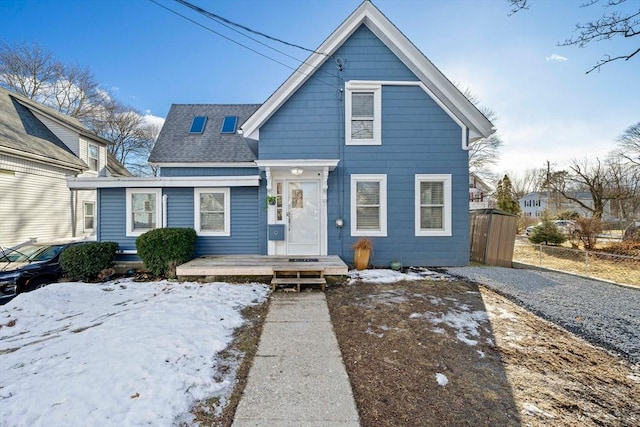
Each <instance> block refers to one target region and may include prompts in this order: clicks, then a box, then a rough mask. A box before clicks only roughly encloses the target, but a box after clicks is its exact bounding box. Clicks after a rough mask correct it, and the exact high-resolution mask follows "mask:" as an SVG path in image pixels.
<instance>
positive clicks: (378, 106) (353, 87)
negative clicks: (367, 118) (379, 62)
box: [344, 81, 382, 145]
mask: <svg viewBox="0 0 640 427" xmlns="http://www.w3.org/2000/svg"><path fill="white" fill-rule="evenodd" d="M370 92H372V93H373V138H372V139H363V138H356V139H353V138H352V137H351V121H352V114H351V113H352V111H351V102H352V101H351V95H353V94H354V93H370ZM344 114H345V118H344V123H345V126H344V129H345V136H344V141H345V145H382V85H381V84H380V83H377V82H363V81H349V82H346V83H345V108H344Z"/></svg>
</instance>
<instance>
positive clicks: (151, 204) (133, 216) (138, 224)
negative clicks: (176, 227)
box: [126, 188, 162, 236]
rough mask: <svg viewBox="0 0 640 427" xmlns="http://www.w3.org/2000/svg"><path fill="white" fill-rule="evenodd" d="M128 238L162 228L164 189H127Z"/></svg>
mask: <svg viewBox="0 0 640 427" xmlns="http://www.w3.org/2000/svg"><path fill="white" fill-rule="evenodd" d="M126 212H127V224H126V225H127V233H126V234H127V236H139V235H141V234H142V233H144V232H147V231H149V230H153V229H154V228H159V227H161V226H162V189H160V188H127V201H126Z"/></svg>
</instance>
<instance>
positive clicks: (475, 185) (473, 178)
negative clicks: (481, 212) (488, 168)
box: [469, 172, 495, 209]
mask: <svg viewBox="0 0 640 427" xmlns="http://www.w3.org/2000/svg"><path fill="white" fill-rule="evenodd" d="M493 193H494V189H493V188H491V186H489V185H488V184H487V183H486V182H484V181H483V180H482V179H480V177H479V176H478V175H476V174H475V173H473V172H470V173H469V209H487V208H493V207H495V200H494V197H493V195H492V194H493Z"/></svg>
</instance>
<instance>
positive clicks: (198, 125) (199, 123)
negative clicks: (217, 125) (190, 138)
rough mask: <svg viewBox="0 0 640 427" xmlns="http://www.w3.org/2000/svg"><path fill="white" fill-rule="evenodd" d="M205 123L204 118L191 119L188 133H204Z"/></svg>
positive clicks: (205, 118)
mask: <svg viewBox="0 0 640 427" xmlns="http://www.w3.org/2000/svg"><path fill="white" fill-rule="evenodd" d="M206 123H207V117H206V116H196V117H194V118H193V121H192V122H191V129H189V133H202V132H204V125H205V124H206Z"/></svg>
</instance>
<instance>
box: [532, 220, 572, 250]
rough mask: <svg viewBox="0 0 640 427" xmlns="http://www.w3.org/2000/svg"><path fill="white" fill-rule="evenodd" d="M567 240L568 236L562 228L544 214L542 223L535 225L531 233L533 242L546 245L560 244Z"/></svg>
mask: <svg viewBox="0 0 640 427" xmlns="http://www.w3.org/2000/svg"><path fill="white" fill-rule="evenodd" d="M566 240H567V237H566V236H565V235H564V233H562V231H560V229H559V228H558V227H557V226H556V225H555V224H554V223H553V222H552V221H551V220H550V219H549V217H548V216H547V215H543V218H542V224H540V225H537V226H536V227H534V229H533V231H531V234H530V235H529V241H530V242H531V243H535V244H539V243H544V244H545V245H560V244H562V243H564V242H565V241H566Z"/></svg>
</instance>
